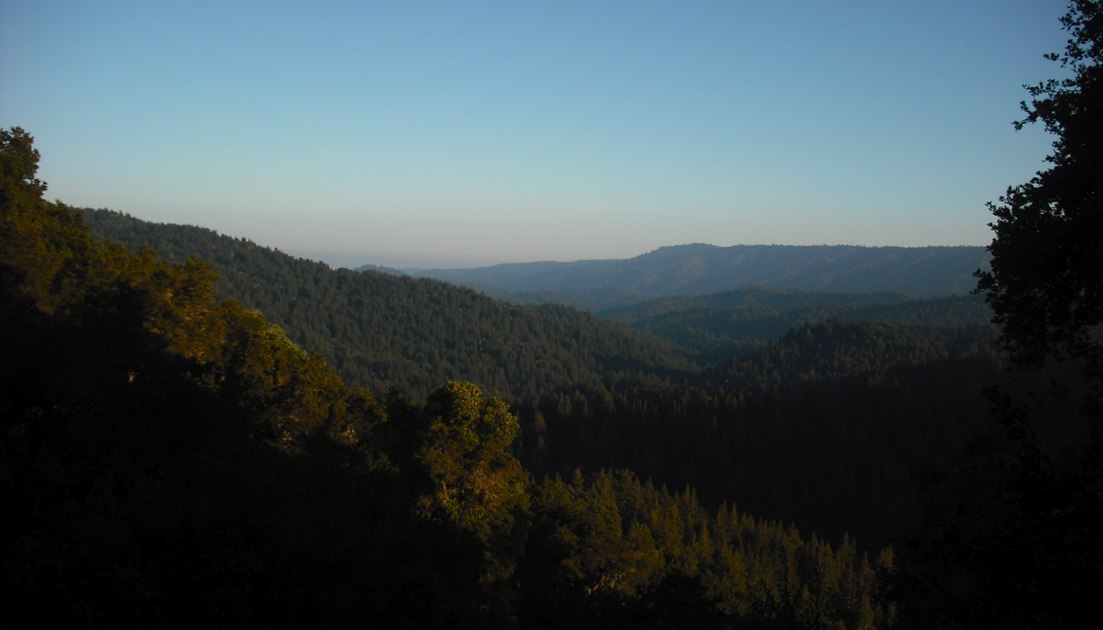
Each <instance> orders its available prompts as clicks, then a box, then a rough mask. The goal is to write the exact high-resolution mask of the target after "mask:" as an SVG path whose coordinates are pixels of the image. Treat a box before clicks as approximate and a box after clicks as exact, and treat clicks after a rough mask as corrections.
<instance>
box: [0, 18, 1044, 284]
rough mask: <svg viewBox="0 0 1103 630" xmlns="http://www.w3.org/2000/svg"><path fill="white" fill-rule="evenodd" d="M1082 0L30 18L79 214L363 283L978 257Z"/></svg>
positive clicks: (23, 75)
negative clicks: (695, 258)
mask: <svg viewBox="0 0 1103 630" xmlns="http://www.w3.org/2000/svg"><path fill="white" fill-rule="evenodd" d="M1063 12H1064V3H1061V2H1054V1H1042V0H992V1H984V2H980V1H978V2H970V1H968V0H956V1H941V0H933V1H923V2H919V1H912V0H908V1H903V0H901V1H891V0H880V1H869V2H847V1H839V2H827V1H810V2H800V1H789V2H775V1H767V0H761V1H739V0H730V1H727V2H690V1H679V2H673V1H671V2H601V1H599V0H591V1H588V2H530V1H522V0H516V1H513V2H474V3H469V2H439V3H438V2H416V1H409V2H387V3H376V2H302V1H299V2H294V3H283V2H255V3H250V2H233V1H231V0H224V1H221V2H203V1H198V0H191V1H187V2H168V1H166V2H154V1H149V0H143V1H140V2H113V1H107V0H105V1H99V2H54V1H50V0H0V125H3V127H5V128H6V127H10V126H13V125H19V126H22V127H23V128H25V129H26V130H27V131H28V132H30V133H32V134H33V135H34V136H35V138H36V144H37V146H38V148H39V149H40V150H41V152H42V154H43V159H42V163H41V168H40V177H42V178H43V179H45V180H46V181H47V182H48V183H49V185H50V188H49V190H48V191H47V195H48V196H49V197H50V198H51V199H55V198H56V199H61V200H62V201H65V202H67V203H70V204H73V205H77V206H92V207H106V208H112V209H116V210H121V211H124V212H127V213H129V214H132V215H134V216H137V217H139V218H143V219H148V220H152V221H166V222H173V223H187V224H193V225H202V226H205V227H211V228H214V229H216V230H218V231H220V232H223V233H226V234H230V235H233V236H244V237H247V238H250V239H251V240H254V241H256V242H258V243H261V244H263V245H269V246H273V247H278V248H280V249H282V250H284V251H287V252H290V253H293V254H297V255H303V256H309V257H313V258H319V259H323V260H326V261H327V262H330V263H331V264H334V265H350V266H354V265H358V264H363V263H376V264H387V265H396V266H406V267H409V266H430V265H433V266H467V265H476V264H489V263H494V262H504V261H523V260H576V259H580V258H623V257H631V256H634V255H636V254H640V253H643V252H646V251H649V250H651V249H654V248H656V247H659V246H661V245H670V244H678V243H688V242H706V243H713V244H716V245H732V244H741V243H748V244H753V243H787V244H822V243H827V244H861V245H926V244H935V245H956V244H976V245H982V244H987V243H988V242H989V241H990V240H991V236H990V232H989V230H988V228H987V225H986V224H987V223H988V222H989V220H990V216H989V214H988V211H987V209H986V207H985V203H986V202H987V201H992V200H995V199H997V198H998V197H999V195H1000V194H1002V193H1003V192H1004V190H1005V189H1006V188H1007V186H1009V185H1013V184H1018V183H1021V182H1023V181H1025V180H1027V179H1029V178H1030V177H1031V176H1032V175H1033V174H1034V173H1035V172H1036V171H1038V170H1039V169H1042V168H1044V166H1045V164H1044V162H1043V159H1044V157H1045V156H1046V155H1047V154H1048V153H1049V150H1050V142H1051V140H1052V139H1051V138H1050V137H1048V136H1046V135H1045V134H1044V133H1043V131H1042V130H1041V129H1028V130H1024V131H1021V132H1016V131H1015V130H1014V129H1013V127H1012V125H1011V122H1012V121H1013V120H1015V119H1018V118H1021V112H1020V111H1019V109H1018V104H1019V102H1020V101H1021V100H1023V99H1024V98H1025V97H1026V92H1025V91H1024V90H1023V88H1022V85H1023V84H1024V83H1036V82H1038V81H1041V80H1044V79H1046V78H1049V77H1052V76H1055V73H1057V72H1058V71H1059V68H1058V66H1057V65H1056V64H1054V63H1052V62H1049V61H1046V60H1045V59H1043V58H1042V55H1043V53H1046V52H1050V51H1055V50H1058V49H1060V48H1061V47H1062V46H1063V44H1064V41H1065V33H1064V31H1062V30H1061V28H1060V24H1059V22H1058V18H1059V17H1060V15H1061V14H1062V13H1063Z"/></svg>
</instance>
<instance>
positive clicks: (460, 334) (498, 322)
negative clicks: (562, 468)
mask: <svg viewBox="0 0 1103 630" xmlns="http://www.w3.org/2000/svg"><path fill="white" fill-rule="evenodd" d="M83 215H84V218H85V221H86V223H87V224H88V226H89V228H90V229H91V231H92V233H93V234H95V235H97V236H105V237H109V238H112V239H115V240H118V241H120V242H122V243H124V244H126V245H127V246H129V247H131V248H132V249H137V248H139V247H140V246H148V247H152V248H153V249H154V250H155V251H156V252H157V253H158V254H159V255H161V256H164V257H165V258H167V259H169V260H175V261H183V260H186V259H187V258H188V257H189V256H191V255H192V254H196V255H198V256H199V257H200V258H202V259H204V260H207V261H209V262H211V263H213V264H214V265H215V266H216V267H217V268H218V272H219V274H220V276H221V281H220V283H219V285H218V291H219V293H220V294H221V295H222V296H223V297H228V298H233V299H235V300H238V301H240V302H242V303H243V304H245V305H247V306H249V307H252V308H257V309H259V310H260V311H262V312H263V313H264V314H265V316H266V317H267V318H268V319H269V320H270V321H272V322H275V323H277V324H279V325H280V326H281V327H283V328H284V329H285V330H286V331H287V334H288V336H289V337H291V338H292V339H293V340H295V341H296V342H298V343H299V344H301V345H302V346H303V347H305V348H307V349H309V350H311V351H317V352H321V353H322V354H323V355H325V356H326V358H327V359H329V361H330V362H331V363H332V365H333V366H334V367H335V368H336V370H337V371H338V373H340V374H341V375H342V376H343V377H344V378H346V379H347V380H349V381H350V382H351V383H353V384H355V385H361V386H367V387H371V388H373V389H376V390H380V389H385V388H386V387H387V386H388V385H390V384H396V385H399V386H402V387H406V388H410V389H411V390H413V391H414V392H416V393H419V394H423V393H425V392H427V391H429V390H430V389H432V388H434V387H437V386H439V385H440V383H442V382H444V381H446V380H448V379H449V378H465V379H469V380H472V381H475V382H478V383H480V384H482V385H483V386H484V387H487V388H488V389H490V390H493V391H497V392H501V393H504V394H508V395H510V396H513V397H516V398H528V397H533V396H536V395H537V394H539V393H542V392H545V391H549V390H552V389H556V388H561V387H567V386H574V385H576V384H581V383H587V382H596V381H598V380H600V379H601V378H602V377H603V376H605V375H608V374H610V373H617V372H620V371H636V370H643V371H647V372H658V373H665V374H670V373H678V372H682V371H692V370H693V369H694V368H693V366H692V365H691V364H690V363H689V362H688V361H687V360H686V359H685V357H684V356H683V355H682V354H680V353H679V352H678V351H677V350H675V349H674V347H673V346H672V345H670V344H669V343H667V342H665V341H662V340H660V339H658V338H655V337H652V336H650V335H645V334H640V333H636V332H634V331H632V330H631V329H629V328H628V327H627V326H626V325H623V324H617V323H613V322H607V321H603V320H600V319H597V318H595V317H593V316H590V315H588V314H585V313H581V312H578V311H576V310H573V309H570V308H567V307H563V306H542V307H523V306H516V305H511V304H507V303H504V302H498V301H495V300H492V299H490V298H488V297H486V296H484V295H481V294H479V293H477V292H475V291H472V290H469V289H464V288H459V287H455V286H453V285H450V284H447V283H444V282H440V281H437V280H431V279H424V278H411V277H398V276H395V275H392V274H384V273H378V272H356V271H351V270H347V269H338V270H333V269H330V268H329V267H328V266H326V265H324V264H322V263H318V262H313V261H309V260H303V259H299V258H295V257H292V256H289V255H287V254H284V253H282V252H279V251H277V250H274V249H270V248H266V247H261V246H259V245H256V244H255V243H252V242H250V241H248V240H243V239H238V238H232V237H228V236H222V235H219V234H218V233H216V232H214V231H212V230H209V229H205V228H199V227H192V226H181V225H166V224H156V223H150V222H146V221H142V220H140V219H136V218H134V217H131V216H128V215H125V214H121V213H118V212H113V211H109V210H91V209H85V210H83Z"/></svg>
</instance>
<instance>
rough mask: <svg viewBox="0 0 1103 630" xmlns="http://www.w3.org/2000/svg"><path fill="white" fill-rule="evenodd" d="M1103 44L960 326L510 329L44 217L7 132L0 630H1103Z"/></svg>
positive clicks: (953, 306) (476, 300) (878, 316)
mask: <svg viewBox="0 0 1103 630" xmlns="http://www.w3.org/2000/svg"><path fill="white" fill-rule="evenodd" d="M1101 16H1103V11H1101V10H1100V8H1099V6H1098V3H1093V2H1088V1H1087V0H1081V1H1079V2H1073V3H1072V5H1071V9H1070V12H1069V14H1068V15H1067V16H1066V18H1065V20H1066V26H1067V27H1068V29H1069V31H1070V33H1071V34H1072V39H1071V40H1070V44H1069V48H1068V50H1067V51H1066V52H1065V53H1064V55H1063V56H1061V55H1055V56H1054V58H1055V59H1060V60H1062V61H1063V62H1064V63H1065V64H1066V66H1067V67H1069V68H1071V69H1072V70H1073V71H1074V72H1073V78H1071V79H1067V80H1065V81H1064V82H1051V83H1048V84H1042V85H1040V86H1037V87H1035V88H1033V89H1032V91H1031V95H1032V97H1033V99H1034V100H1033V101H1031V103H1029V104H1024V110H1025V111H1026V113H1027V119H1026V121H1025V122H1027V123H1029V122H1035V121H1038V122H1042V123H1044V124H1046V125H1048V126H1050V127H1052V129H1051V130H1055V132H1056V133H1057V134H1058V136H1059V137H1060V138H1061V139H1062V141H1061V142H1058V143H1057V144H1055V152H1056V153H1055V155H1056V157H1053V158H1052V159H1051V164H1052V168H1051V170H1049V171H1046V172H1044V173H1040V174H1039V176H1038V177H1037V178H1036V179H1034V180H1032V181H1031V182H1029V183H1027V184H1024V185H1022V186H1019V187H1016V188H1012V189H1009V191H1008V193H1007V196H1006V197H1004V198H1002V199H1001V200H1000V202H999V203H998V204H994V205H993V214H994V215H995V216H996V222H995V223H994V224H993V229H994V231H995V233H996V240H995V241H994V242H993V245H992V246H991V247H990V248H989V251H990V252H991V254H992V264H991V266H990V267H988V268H982V269H980V270H978V272H977V274H978V279H979V288H978V291H977V293H978V295H960V294H959V295H941V296H939V295H934V296H932V295H924V296H918V297H917V296H913V295H909V294H906V293H903V292H894V291H870V292H823V291H819V290H807V289H805V290H801V289H793V288H789V289H785V288H777V287H772V288H767V287H753V286H748V287H744V288H740V289H736V290H724V291H721V292H712V293H708V292H702V293H699V294H694V295H681V296H677V297H670V296H666V297H656V298H654V299H647V300H639V299H636V300H633V301H632V303H628V302H626V301H623V300H622V301H621V304H620V305H615V306H605V307H602V308H594V309H593V310H591V311H584V310H579V309H577V308H575V307H572V306H570V305H567V304H561V303H552V302H548V303H537V302H539V300H533V299H525V300H518V299H512V300H500V299H495V298H494V297H491V296H490V295H486V294H484V293H480V292H478V291H476V290H473V289H471V288H465V287H461V286H456V285H453V284H449V283H447V282H444V281H442V280H436V279H431V278H427V277H413V276H408V275H401V274H393V273H386V272H383V271H377V270H371V269H361V270H351V269H332V268H330V267H328V266H327V265H325V264H322V263H319V262H314V261H309V260H304V259H298V258H294V257H292V256H289V255H286V254H284V253H282V252H279V251H277V250H274V249H271V248H267V247H264V246H262V245H258V244H256V243H253V242H251V241H248V240H245V239H240V238H231V237H226V236H222V235H219V234H218V233H216V232H214V231H212V230H209V229H205V228H202V227H195V226H182V225H165V224H155V223H150V222H147V221H143V220H141V219H138V218H135V217H132V216H129V215H126V214H122V213H119V212H114V211H111V210H105V209H99V210H97V209H80V208H73V207H70V206H68V205H66V204H65V203H63V202H61V201H48V200H47V198H46V190H47V184H46V182H43V181H41V180H40V179H38V163H39V160H40V155H39V152H38V150H37V149H36V148H35V146H34V139H33V137H32V136H31V135H30V134H29V133H28V132H26V131H25V130H23V129H22V128H19V127H11V128H10V129H6V130H2V131H0V168H2V172H0V175H2V182H0V186H2V187H0V336H2V337H3V338H2V344H3V348H4V352H3V354H2V355H0V488H2V490H3V493H4V497H5V498H6V502H7V504H8V505H9V509H8V510H7V514H8V521H9V525H8V527H6V528H4V529H5V531H6V532H7V533H5V534H3V535H2V537H0V549H2V555H0V575H2V579H3V588H4V590H5V592H6V593H7V601H8V603H9V615H10V616H12V618H16V619H19V618H21V619H34V620H35V621H36V622H37V623H44V624H51V625H52V624H64V625H65V626H75V627H164V628H197V627H198V628H213V627H227V628H285V627H286V628H297V627H318V628H347V627H368V628H374V627H380V628H392V627H393V628H519V629H540V628H670V627H679V628H680V627H703V628H709V627H715V628H755V629H767V628H801V629H830V630H840V629H844V628H846V629H871V628H904V629H908V628H936V627H937V628H977V627H999V628H1072V627H1094V624H1093V622H1096V623H1097V620H1096V617H1097V615H1094V614H1093V613H1092V608H1091V602H1092V601H1094V600H1093V598H1094V596H1095V594H1096V591H1097V587H1098V585H1099V584H1100V583H1103V570H1101V567H1103V545H1101V544H1100V540H1103V536H1101V534H1103V532H1101V531H1100V523H1103V456H1101V453H1103V424H1101V418H1103V413H1101V409H1103V390H1101V384H1100V383H1101V374H1103V369H1101V365H1103V349H1101V348H1103V340H1101V337H1100V326H1101V323H1103V313H1101V310H1100V309H1101V308H1103V307H1101V303H1103V299H1101V298H1100V295H1099V291H1100V281H1099V278H1100V277H1101V275H1100V274H1099V273H1098V271H1099V269H1100V267H1099V261H1100V257H1101V255H1103V254H1101V250H1103V248H1101V247H1100V246H1099V244H1098V243H1099V242H1098V239H1096V238H1091V237H1088V238H1085V235H1091V234H1098V233H1099V231H1098V228H1099V221H1100V216H1101V214H1100V209H1099V201H1098V200H1099V191H1100V187H1099V181H1100V175H1099V173H1100V172H1103V169H1099V168H1097V167H1098V166H1099V165H1100V163H1103V160H1101V159H1100V151H1101V150H1103V149H1101V148H1100V147H1101V144H1103V143H1100V142H1099V136H1098V127H1099V120H1100V119H1101V117H1100V116H1099V115H1098V114H1099V109H1098V105H1099V104H1100V98H1099V97H1100V95H1099V89H1100V88H1099V84H1100V83H1099V78H1100V66H1099V64H1098V61H1099V56H1100V47H1099V33H1100V32H1103V29H1101V28H1100V24H1101V22H1100V20H1101V19H1103V17H1101ZM1085 121H1088V122H1085ZM1092 125H1094V127H1093V126H1092ZM1085 129H1087V130H1088V131H1084V130H1085ZM1092 129H1094V130H1095V131H1094V133H1095V134H1096V135H1094V136H1093V135H1091V133H1090V132H1091V130H1092ZM1075 134H1084V135H1075ZM1085 137H1086V138H1088V140H1084V138H1085ZM1054 208H1058V209H1059V210H1060V211H1055V210H1054ZM1051 228H1052V229H1051ZM1047 230H1050V231H1048V232H1047ZM1038 243H1045V244H1049V245H1051V246H1052V247H1051V249H1049V250H1045V251H1046V252H1047V254H1046V256H1047V257H1046V258H1045V269H1047V270H1048V272H1047V273H1046V274H1043V276H1044V277H1040V278H1039V277H1037V273H1038V272H1037V265H1031V264H1029V263H1024V262H1023V261H1022V259H1021V256H1022V252H1023V251H1032V252H1033V251H1039V250H1037V249H1035V248H1036V247H1038ZM1054 244H1059V245H1060V246H1056V245H1054ZM969 255H972V254H971V253H969ZM1081 267H1087V268H1088V270H1089V271H1088V272H1084V269H1082V268H1081ZM1092 270H1094V271H1092ZM882 272H883V274H882V275H884V274H890V271H886V270H882ZM869 273H871V274H874V275H877V274H878V273H881V272H878V271H877V270H870V271H869ZM1031 274H1035V275H1031ZM529 297H530V298H531V297H533V296H529ZM521 302H525V303H521Z"/></svg>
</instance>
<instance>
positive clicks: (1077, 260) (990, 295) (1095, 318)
mask: <svg viewBox="0 0 1103 630" xmlns="http://www.w3.org/2000/svg"><path fill="white" fill-rule="evenodd" d="M1061 22H1062V24H1063V25H1064V27H1065V29H1066V30H1068V31H1069V39H1068V43H1067V45H1066V46H1065V50H1064V52H1063V53H1051V54H1049V55H1047V57H1048V58H1049V59H1052V60H1053V61H1056V62H1059V63H1060V64H1061V67H1062V68H1063V69H1065V70H1067V71H1068V76H1066V77H1065V78H1062V79H1050V80H1048V81H1045V82H1043V83H1039V84H1037V85H1033V86H1027V90H1028V92H1029V93H1030V96H1031V100H1030V102H1029V103H1028V102H1024V103H1022V108H1023V111H1024V112H1025V113H1026V117H1025V118H1024V119H1022V120H1020V121H1018V122H1016V123H1015V125H1016V127H1018V128H1022V127H1023V126H1024V125H1027V124H1034V123H1039V122H1040V123H1042V124H1043V125H1044V126H1045V129H1046V130H1047V131H1049V132H1050V133H1053V134H1054V135H1056V139H1055V140H1054V142H1053V153H1052V154H1051V155H1050V156H1048V157H1047V158H1046V160H1047V161H1048V162H1049V164H1050V167H1049V168H1048V169H1047V170H1044V171H1042V172H1039V173H1038V174H1037V175H1036V176H1035V177H1034V178H1033V179H1031V180H1030V181H1029V182H1026V183H1024V184H1020V185H1018V186H1014V187H1011V188H1008V190H1007V193H1006V194H1005V195H1004V196H1003V197H1001V198H1000V201H999V203H997V204H990V208H991V210H992V213H993V214H994V215H995V221H994V222H993V223H991V224H990V225H991V227H992V229H993V230H994V232H995V237H994V239H993V240H992V244H991V246H990V247H989V249H990V251H991V252H992V263H991V269H990V271H987V272H982V273H979V274H978V275H979V277H980V282H979V284H978V291H980V292H984V293H986V295H987V299H988V302H989V303H990V304H991V305H992V308H993V311H994V312H995V318H996V321H997V322H998V323H1000V324H1002V325H1003V326H1004V340H1005V343H1006V345H1007V346H1008V348H1009V349H1010V350H1011V351H1012V352H1013V354H1014V356H1015V357H1016V358H1017V359H1018V360H1019V361H1020V362H1022V363H1026V364H1033V363H1038V362H1039V361H1041V360H1042V358H1044V357H1045V356H1046V355H1056V356H1058V357H1076V358H1080V359H1083V360H1085V361H1087V363H1088V366H1089V369H1090V370H1091V372H1092V373H1093V374H1094V378H1095V380H1096V386H1097V387H1098V378H1099V374H1100V371H1101V368H1103V331H1101V328H1100V325H1101V323H1103V240H1101V239H1100V235H1101V234H1103V207H1101V204H1103V66H1101V63H1100V62H1101V61H1103V5H1101V4H1100V3H1099V2H1098V1H1093V0H1074V1H1073V2H1071V3H1070V5H1069V10H1068V13H1066V14H1065V16H1064V17H1063V18H1062V19H1061Z"/></svg>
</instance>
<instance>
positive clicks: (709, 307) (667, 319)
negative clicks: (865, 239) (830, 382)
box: [595, 288, 994, 363]
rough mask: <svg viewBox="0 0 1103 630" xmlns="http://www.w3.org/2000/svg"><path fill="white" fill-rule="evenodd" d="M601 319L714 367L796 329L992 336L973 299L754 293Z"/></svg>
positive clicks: (611, 312)
mask: <svg viewBox="0 0 1103 630" xmlns="http://www.w3.org/2000/svg"><path fill="white" fill-rule="evenodd" d="M595 314H596V315H598V316H599V317H602V318H605V319H611V320H614V321H620V322H624V323H627V324H630V325H631V326H632V327H633V328H635V329H637V330H640V331H644V332H649V333H652V334H655V335H658V336H660V337H665V338H667V339H670V340H671V341H674V342H675V343H677V344H679V345H681V346H684V347H687V348H691V349H693V350H695V351H696V352H697V356H698V357H699V358H700V359H701V360H703V361H706V362H711V363H714V362H723V361H727V360H729V359H731V358H732V357H733V356H736V355H745V354H747V353H749V352H751V351H754V350H757V349H759V348H762V347H764V346H765V345H766V344H767V343H769V342H771V341H774V340H776V339H780V338H781V337H782V336H783V335H785V333H787V332H789V331H790V330H792V329H794V328H797V327H800V326H803V325H805V324H807V323H810V322H824V321H828V320H830V319H841V320H847V321H877V322H885V323H890V324H896V325H900V326H921V327H927V328H937V329H940V330H943V331H946V332H952V331H958V332H964V333H968V334H970V335H972V336H979V337H990V336H991V335H993V334H994V330H993V327H992V324H991V319H992V311H991V309H990V308H989V307H988V305H987V304H986V303H985V301H984V299H983V298H982V297H980V296H974V295H956V296H944V297H934V298H915V297H911V296H908V295H904V294H902V293H891V292H882V293H823V292H812V291H797V290H793V289H763V288H751V289H737V290H735V291H725V292H722V293H713V294H710V295H696V296H681V297H669V298H655V299H653V300H648V301H647V302H641V303H639V304H635V305H632V306H626V307H616V308H611V309H605V310H601V311H597V312H595Z"/></svg>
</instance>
